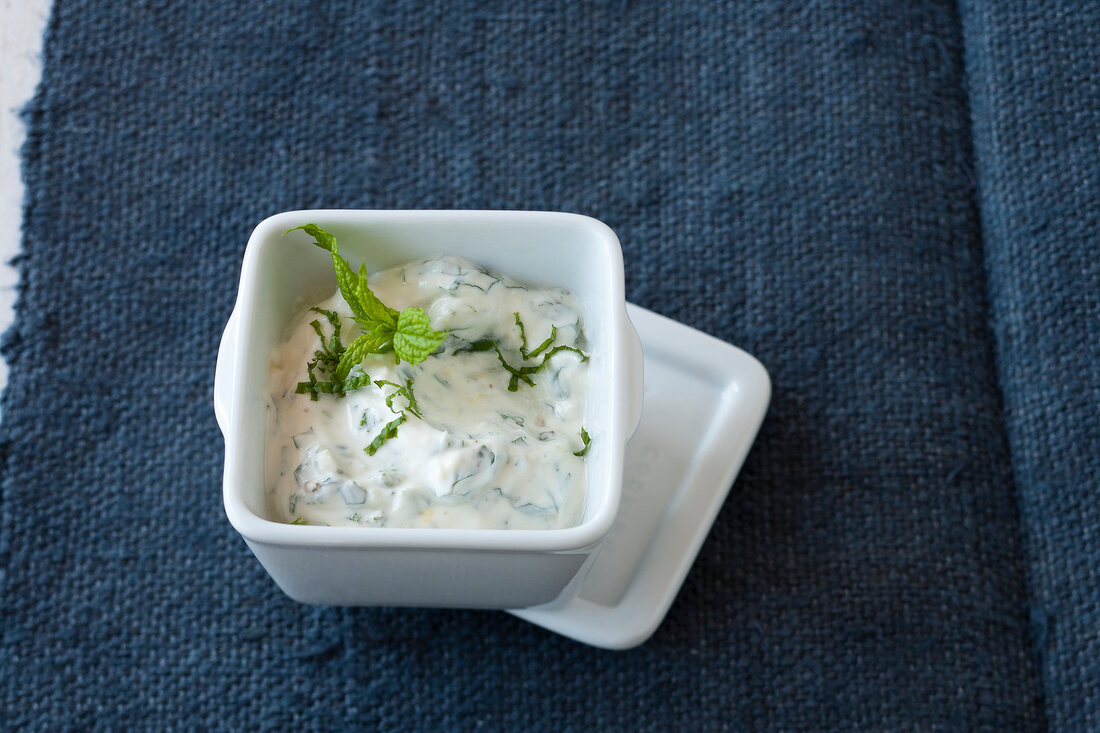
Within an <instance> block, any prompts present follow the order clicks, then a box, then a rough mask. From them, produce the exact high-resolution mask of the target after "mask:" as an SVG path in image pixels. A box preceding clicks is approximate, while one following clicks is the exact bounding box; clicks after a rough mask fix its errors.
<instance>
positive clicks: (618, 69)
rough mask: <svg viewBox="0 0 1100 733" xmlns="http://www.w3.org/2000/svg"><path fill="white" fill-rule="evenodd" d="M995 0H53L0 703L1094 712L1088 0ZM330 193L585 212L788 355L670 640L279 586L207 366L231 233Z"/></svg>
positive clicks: (32, 710) (869, 713) (224, 714)
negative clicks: (1014, 7)
mask: <svg viewBox="0 0 1100 733" xmlns="http://www.w3.org/2000/svg"><path fill="white" fill-rule="evenodd" d="M1019 12H1020V15H1014V14H1013V13H1012V12H1009V11H1007V10H1003V11H994V10H992V9H990V8H987V7H984V6H983V5H981V4H978V3H964V4H963V7H962V8H961V12H960V9H959V8H956V6H955V5H954V4H953V3H951V2H906V3H902V2H894V3H885V4H882V3H866V4H859V3H843V2H827V1H826V2H811V3H784V2H776V1H773V2H767V1H764V0H753V1H750V2H744V3H721V4H705V5H704V4H699V5H697V6H696V5H690V6H688V7H679V6H678V4H670V3H663V2H645V3H623V2H615V3H610V2H609V3H601V4H591V3H577V4H570V5H569V6H567V7H558V6H556V5H554V4H550V3H546V4H540V3H536V4H527V5H524V6H523V7H522V8H520V7H510V6H508V5H504V4H501V5H494V4H485V3H474V2H458V3H450V2H438V1H428V2H405V1H402V0H398V1H396V2H386V3H382V2H371V3H350V2H349V3H329V4H323V5H322V4H306V3H293V2H289V1H286V2H281V1H275V2H265V3H257V4H228V3H220V2H215V1H214V0H196V1H195V2H188V3H171V2H139V1H138V0H133V1H130V2H118V3H92V2H67V1H65V0H59V1H58V2H57V3H56V5H55V7H54V9H53V13H52V16H51V20H50V24H49V28H48V32H47V37H46V45H45V71H44V77H43V82H42V85H41V87H40V89H39V91H38V94H37V96H36V98H35V100H34V101H33V103H32V104H31V105H30V107H29V108H28V112H27V119H28V121H29V125H30V130H29V139H28V144H27V147H26V150H25V176H26V180H27V185H28V198H27V207H26V212H25V222H24V226H25V234H24V253H23V255H22V257H21V261H20V264H21V269H22V285H21V287H22V291H21V299H20V303H19V306H18V312H17V323H16V326H15V328H14V329H13V330H12V331H11V332H10V333H9V334H8V335H7V337H6V341H5V346H4V353H5V355H6V356H7V358H8V359H9V360H10V362H11V377H10V386H9V388H8V390H7V391H6V392H5V394H4V397H3V423H2V424H0V438H2V441H3V442H2V447H3V452H2V456H3V478H2V494H0V497H2V498H0V569H2V570H0V571H2V576H0V583H2V589H0V633H2V640H0V707H2V709H3V710H4V718H3V722H4V724H6V725H8V726H10V727H12V728H15V729H18V728H26V729H42V730H86V729H91V728H95V727H99V728H103V729H123V728H126V729H151V730H169V729H226V730H245V729H264V730H287V729H292V728H293V729H307V730H340V729H364V730H374V729H387V730H390V729H394V730H396V729H409V730H437V729H451V730H465V729H477V728H483V729H488V730H497V729H504V730H520V729H530V730H554V731H561V730H605V729H606V730H743V729H782V730H822V729H826V730H828V729H851V728H866V729H890V730H914V729H920V730H1006V729H1010V730H1040V729H1043V728H1045V727H1047V724H1048V721H1049V722H1050V723H1052V724H1053V725H1052V727H1058V728H1064V729H1067V730H1070V729H1080V728H1083V727H1089V726H1090V725H1091V726H1093V727H1095V726H1096V724H1097V717H1096V715H1097V713H1096V711H1097V705H1098V699H1100V689H1098V686H1097V682H1096V679H1097V674H1096V659H1097V655H1096V651H1097V649H1096V644H1097V642H1096V636H1095V631H1094V630H1095V628H1096V625H1095V620H1096V608H1097V607H1098V603H1100V590H1098V589H1097V587H1096V583H1095V578H1096V575H1095V570H1094V568H1095V567H1096V560H1097V558H1098V555H1097V540H1096V537H1097V532H1098V525H1100V517H1098V511H1100V510H1098V508H1097V500H1096V488H1097V477H1098V473H1100V472H1098V466H1097V463H1096V458H1095V455H1094V454H1095V450H1091V451H1090V449H1091V448H1092V446H1095V445H1096V444H1097V443H1098V441H1097V437H1098V436H1097V431H1098V426H1097V422H1096V414H1095V412H1096V411H1095V405H1096V402H1097V400H1096V397H1097V391H1098V390H1097V382H1098V378H1097V370H1096V367H1095V366H1094V365H1095V363H1096V359H1095V358H1093V359H1092V360H1091V362H1090V361H1087V357H1089V356H1093V357H1095V356H1096V352H1097V350H1098V348H1100V347H1098V344H1100V341H1098V339H1097V338H1096V336H1097V323H1098V320H1097V315H1098V309H1097V300H1096V292H1097V285H1098V282H1100V273H1098V271H1097V269H1096V265H1095V262H1094V261H1093V260H1091V259H1089V258H1088V255H1089V253H1090V248H1089V244H1090V241H1089V238H1090V236H1091V237H1092V239H1093V240H1095V236H1096V235H1095V233H1096V212H1097V207H1096V204H1097V188H1096V185H1095V184H1096V171H1097V170H1100V168H1098V166H1097V165H1096V163H1097V160H1096V150H1095V141H1096V129H1097V128H1096V125H1097V117H1096V109H1097V108H1098V107H1097V101H1098V100H1097V89H1096V86H1095V84H1096V79H1097V78H1100V77H1098V75H1097V73H1096V72H1097V57H1096V52H1095V51H1094V50H1092V49H1091V48H1090V47H1089V46H1090V44H1089V40H1090V39H1089V28H1090V25H1089V24H1088V23H1087V22H1084V21H1081V22H1078V21H1076V20H1075V19H1074V18H1072V17H1067V15H1066V14H1062V15H1060V16H1059V15H1052V16H1051V17H1050V18H1047V19H1043V22H1042V23H1038V24H1033V23H1031V22H1030V21H1031V20H1032V19H1033V18H1032V17H1031V15H1032V14H1028V13H1025V12H1024V11H1023V10H1020V11H1019ZM1024 20H1027V21H1028V22H1023V21H1024ZM1075 23H1077V25H1076V26H1075V27H1074V28H1071V29H1069V30H1070V31H1072V32H1069V35H1067V36H1063V35H1062V34H1063V33H1064V32H1068V31H1067V27H1068V26H1074V25H1075ZM1091 27H1096V25H1095V23H1093V24H1092V25H1091ZM1063 37H1065V38H1068V39H1069V41H1068V42H1067V45H1065V46H1061V45H1060V44H1061V43H1062V42H1063V41H1062V39H1063ZM1025 51H1026V53H1025ZM1028 54H1030V55H1031V56H1032V57H1036V56H1037V57H1039V58H1041V59H1047V60H1049V64H1046V65H1043V64H1040V65H1038V66H1035V67H1032V66H1028V65H1027V64H1026V63H1025V61H1024V59H1025V58H1026V57H1028ZM1009 71H1010V72H1011V74H1009V73H1007V72H1009ZM1006 80H1007V81H1006ZM1008 82H1011V83H1008ZM1090 85H1091V86H1090ZM1079 92H1080V93H1081V94H1082V96H1076V95H1077V94H1078V93H1079ZM1082 120H1083V121H1084V123H1085V124H1086V125H1087V126H1086V127H1084V128H1081V127H1078V126H1077V125H1078V123H1079V122H1081V121H1082ZM1090 135H1091V137H1090ZM1090 145H1091V146H1092V147H1091V148H1090V147H1089V146H1090ZM1051 151H1053V152H1055V153H1056V154H1055V155H1050V156H1047V157H1044V155H1043V154H1044V153H1049V152H1051ZM1089 156H1091V157H1089ZM311 207H379V208H424V207H434V208H452V207H453V208H467V207H486V208H525V209H534V208H542V209H560V210H567V211H577V212H581V213H585V214H589V215H592V216H596V217H598V218H600V219H602V220H604V221H606V222H607V223H608V224H610V225H611V226H612V227H613V228H614V229H615V230H616V231H617V232H618V234H619V236H620V239H621V240H622V242H623V247H624V255H625V261H626V272H627V291H628V297H629V298H630V299H631V300H633V301H634V302H637V303H639V304H641V305H644V306H647V307H650V308H653V309H655V310H657V311H660V312H662V313H665V314H667V315H669V316H672V317H674V318H676V319H678V320H681V321H683V322H685V323H688V324H690V325H692V326H695V327H697V328H700V329H702V330H704V331H707V332H710V333H712V334H714V335H716V336H718V337H720V338H722V339H725V340H728V341H730V342H732V343H735V344H738V345H741V346H743V347H745V348H746V349H748V350H749V351H751V352H753V353H754V354H756V355H757V356H758V357H759V358H760V359H761V360H762V361H763V362H764V363H765V364H766V365H767V366H768V368H769V370H770V372H771V374H772V378H773V383H774V397H773V405H772V409H771V411H770V413H769V416H768V418H767V420H766V422H765V424H764V427H763V430H762V432H761V434H760V438H759V440H758V443H757V445H756V447H755V448H754V450H753V453H752V455H751V456H750V458H749V461H748V463H747V464H746V466H745V468H744V471H743V472H742V475H741V477H740V478H739V479H738V482H737V483H736V484H735V486H734V487H733V490H732V492H731V494H730V497H729V499H728V501H727V503H726V506H725V507H724V509H723V511H722V512H721V514H720V515H719V517H718V520H717V522H716V523H715V526H714V529H713V531H712V533H711V535H710V537H709V539H708V540H707V543H706V544H705V546H704V547H703V550H702V552H701V554H700V556H699V559H698V561H697V562H696V564H695V567H694V568H693V570H692V572H691V574H690V575H689V577H688V579H687V581H686V583H685V585H684V588H683V591H682V592H681V594H680V596H679V598H678V600H677V601H676V603H675V604H674V605H673V607H672V609H671V611H670V613H669V615H668V617H667V619H666V620H665V622H664V624H663V625H662V626H661V628H660V629H659V630H658V632H657V633H656V635H655V636H654V637H653V639H652V640H651V641H649V642H648V643H647V644H645V645H644V646H642V647H640V648H638V649H636V650H632V651H629V652H623V653H612V652H606V651H600V650H596V649H593V648H589V647H585V646H582V645H580V644H577V643H575V642H572V641H570V640H567V639H564V638H562V637H558V636H555V635H553V634H551V633H549V632H546V631H544V630H541V629H538V628H536V627H533V626H530V625H528V624H526V623H524V622H523V621H520V620H518V619H515V618H513V617H511V616H508V615H505V614H502V613H498V612H474V611H450V610H436V611H422V610H411V609H338V608H316V607H306V606H300V605H297V604H295V603H293V602H291V601H289V600H288V599H286V598H285V597H284V596H283V595H282V594H281V593H280V592H279V591H278V590H277V589H276V588H275V587H274V585H273V584H272V583H271V581H270V580H269V579H268V577H267V576H266V574H265V573H264V572H263V570H262V569H261V568H260V566H259V565H258V563H256V562H255V560H254V559H253V558H252V557H251V556H250V554H249V552H248V550H247V549H246V548H245V546H244V544H243V542H242V541H241V540H240V539H239V537H237V535H236V534H235V533H234V532H233V530H232V529H231V528H230V526H229V524H228V522H227V521H226V519H225V517H224V514H223V512H222V508H221V498H220V497H221V494H220V492H221V487H220V480H221V457H222V443H221V437H220V434H219V433H218V431H217V428H216V426H215V423H214V418H213V411H212V406H211V385H212V381H213V365H214V360H215V355H216V350H217V343H218V340H219V337H220V330H221V327H222V326H223V325H224V322H225V319H226V318H227V317H228V314H229V311H230V309H231V307H232V303H233V299H234V296H235V291H236V285H237V282H236V280H237V276H238V274H239V269H240V258H241V255H242V252H243V249H244V244H245V242H246V240H247V237H248V234H249V232H250V231H251V229H252V228H253V227H254V226H255V224H256V223H257V222H259V221H260V220H261V219H263V218H264V217H266V216H267V215H269V214H271V213H274V212H277V211H281V210H286V209H292V208H311ZM1067 283H1068V284H1070V287H1069V289H1068V290H1067V289H1064V288H1065V286H1066V285H1067ZM1082 357H1084V358H1085V359H1086V361H1084V362H1082V361H1081V360H1080V359H1081V358H1082ZM1090 494H1091V496H1090ZM1090 533H1091V534H1090ZM1090 538H1091V539H1090ZM1090 624H1091V626H1090Z"/></svg>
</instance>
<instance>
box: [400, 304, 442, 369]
mask: <svg viewBox="0 0 1100 733" xmlns="http://www.w3.org/2000/svg"><path fill="white" fill-rule="evenodd" d="M446 337H447V334H446V332H441V331H433V330H432V324H431V321H429V320H428V314H427V313H425V312H424V309H423V308H406V309H405V310H403V311H401V314H400V315H399V316H398V318H397V332H396V333H394V335H393V349H394V351H395V352H397V357H398V358H399V359H404V360H405V361H407V362H409V363H410V364H412V365H413V366H416V365H417V364H419V363H420V362H422V361H424V360H425V359H427V358H428V357H429V356H431V354H432V353H434V352H435V350H436V349H438V348H439V345H440V344H441V343H443V339H445V338H446Z"/></svg>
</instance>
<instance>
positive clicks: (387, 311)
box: [355, 263, 397, 331]
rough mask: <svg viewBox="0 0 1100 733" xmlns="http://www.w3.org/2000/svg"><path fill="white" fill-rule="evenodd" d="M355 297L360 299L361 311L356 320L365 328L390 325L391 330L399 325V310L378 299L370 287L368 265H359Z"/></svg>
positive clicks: (370, 328) (372, 328)
mask: <svg viewBox="0 0 1100 733" xmlns="http://www.w3.org/2000/svg"><path fill="white" fill-rule="evenodd" d="M355 297H356V299H357V300H358V301H359V307H360V309H361V312H360V313H357V314H356V319H355V320H356V321H358V322H359V325H361V326H363V328H364V330H368V331H369V330H374V328H375V327H376V326H378V325H382V326H388V327H389V328H390V329H391V330H392V329H394V328H396V327H397V311H395V310H394V309H393V308H390V307H388V306H386V305H385V304H384V303H382V301H381V300H379V299H378V296H377V295H375V294H374V292H373V291H372V290H371V289H370V285H369V284H368V283H367V266H366V264H365V263H364V264H360V265H359V275H358V276H357V282H356V285H355Z"/></svg>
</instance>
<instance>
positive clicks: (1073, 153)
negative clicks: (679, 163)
mask: <svg viewBox="0 0 1100 733" xmlns="http://www.w3.org/2000/svg"><path fill="white" fill-rule="evenodd" d="M1009 6H1011V7H1009ZM963 13H964V18H965V19H966V27H967V55H966V58H967V64H966V66H967V71H968V75H969V78H970V80H971V81H970V88H971V99H972V101H971V106H972V109H973V113H974V146H975V159H976V163H977V166H976V167H977V173H978V180H979V190H980V192H981V195H980V201H981V212H982V226H983V231H984V240H985V259H986V268H987V270H988V272H989V293H990V300H991V303H992V310H993V316H994V323H995V324H996V343H997V351H998V355H999V358H998V367H999V376H1000V381H1001V384H1002V387H1003V390H1004V396H1005V416H1006V427H1007V431H1008V437H1009V441H1010V445H1011V449H1012V466H1013V471H1014V474H1015V478H1016V485H1017V487H1018V493H1019V507H1020V518H1021V523H1022V527H1023V534H1024V541H1025V542H1024V544H1025V548H1026V556H1027V559H1028V568H1029V572H1028V578H1029V588H1030V594H1029V595H1030V597H1031V603H1032V616H1033V626H1034V642H1035V644H1036V645H1037V647H1038V651H1039V655H1040V658H1041V659H1042V660H1043V666H1042V674H1043V682H1044V686H1045V690H1046V699H1047V705H1046V708H1047V718H1048V720H1049V721H1050V724H1051V727H1052V728H1055V729H1058V730H1100V409H1098V405H1100V259H1098V258H1097V254H1098V245H1100V54H1098V53H1097V34H1096V29H1097V28H1100V7H1097V6H1096V5H1095V4H1086V7H1080V6H1079V4H1077V3H1069V2H1060V3H1046V2H1043V3H1039V2H1028V3H1010V4H985V3H970V2H964V3H963Z"/></svg>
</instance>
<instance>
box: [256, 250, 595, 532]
mask: <svg viewBox="0 0 1100 733" xmlns="http://www.w3.org/2000/svg"><path fill="white" fill-rule="evenodd" d="M370 287H371V290H372V291H373V292H374V293H375V295H377V296H378V298H379V300H381V301H382V302H383V303H385V304H386V305H388V306H390V307H392V308H394V309H397V310H401V309H404V308H407V307H419V308H423V309H424V310H425V311H426V312H427V314H428V316H429V319H430V321H431V327H432V328H433V329H435V330H437V331H446V332H447V334H448V335H447V338H446V339H445V340H444V341H443V343H442V345H441V347H440V348H439V350H438V351H437V352H436V353H435V354H433V355H431V356H429V357H427V358H426V359H425V360H424V361H422V362H420V363H419V364H417V365H415V366H412V365H410V364H409V363H408V362H401V363H399V364H398V363H395V359H394V354H393V353H386V354H372V355H369V356H367V357H366V358H365V359H364V360H363V362H362V365H361V367H359V368H357V369H356V370H353V371H352V374H351V378H356V377H360V379H359V380H358V381H359V382H360V383H363V384H364V386H361V387H359V388H358V389H354V390H351V391H349V392H347V394H346V395H344V396H338V395H334V394H318V395H313V396H311V395H310V394H308V393H306V394H302V393H300V389H299V385H300V383H302V382H303V381H304V380H306V379H307V374H306V364H307V362H309V361H310V359H311V358H313V356H314V353H315V352H316V351H317V350H318V349H319V348H322V347H323V344H322V336H324V337H325V339H326V340H327V339H330V338H331V336H332V332H333V330H334V326H335V324H336V323H338V324H339V328H340V334H341V338H342V339H343V342H344V343H348V342H350V341H352V340H353V339H354V338H355V336H357V335H358V334H359V328H358V326H357V324H356V323H355V321H354V320H353V319H352V312H351V310H350V308H349V307H348V305H347V303H346V302H345V301H344V299H343V298H342V296H341V295H340V292H339V291H337V292H336V293H334V294H333V296H332V297H330V298H328V299H327V300H325V301H324V302H322V303H320V304H318V305H317V306H316V307H315V308H313V309H310V310H307V311H306V312H305V313H303V315H302V316H301V317H300V318H299V319H298V321H297V322H296V323H295V324H294V325H293V326H292V328H291V330H290V332H289V334H288V337H287V339H286V341H284V342H283V343H282V344H281V345H280V346H279V347H278V348H277V349H276V350H275V352H274V353H273V354H272V358H271V365H270V373H269V381H268V399H269V402H268V451H267V455H268V459H267V463H268V465H267V487H268V501H269V508H270V513H271V515H272V516H273V518H276V519H279V520H281V521H285V522H289V523H296V524H327V525H350V526H363V527H452V528H481V529H553V528H561V527H570V526H575V525H577V524H579V522H580V519H581V516H582V514H583V510H584V501H585V467H584V455H585V453H586V451H587V445H588V434H587V432H586V431H585V430H584V418H585V404H586V392H587V382H588V364H587V360H586V358H585V357H584V356H583V353H582V352H583V350H584V348H585V342H584V330H583V322H582V321H583V319H582V311H581V307H580V303H579V302H578V300H577V299H576V297H574V296H573V295H572V294H570V293H569V292H567V291H565V290H561V289H557V288H543V287H528V286H526V285H523V284H520V283H517V282H515V281H513V280H511V279H510V278H508V277H506V276H502V275H498V274H494V273H491V272H488V271H486V270H484V269H482V268H480V267H478V266H477V265H475V264H473V263H471V262H468V261H466V260H463V259H460V258H457V257H441V258H437V259H431V260H427V261H423V262H413V263H407V264H405V265H401V266H398V267H395V268H391V269H389V270H385V271H383V272H379V273H375V274H374V275H373V276H372V277H371V278H370ZM536 369H537V371H536ZM364 375H369V382H368V381H367V380H366V379H362V378H361V377H363V376H364ZM314 397H315V399H314ZM372 448H373V449H374V450H373V455H372V454H370V453H369V452H368V450H370V449H372Z"/></svg>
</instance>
